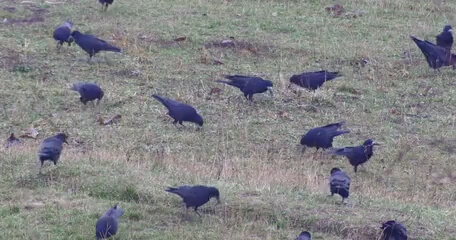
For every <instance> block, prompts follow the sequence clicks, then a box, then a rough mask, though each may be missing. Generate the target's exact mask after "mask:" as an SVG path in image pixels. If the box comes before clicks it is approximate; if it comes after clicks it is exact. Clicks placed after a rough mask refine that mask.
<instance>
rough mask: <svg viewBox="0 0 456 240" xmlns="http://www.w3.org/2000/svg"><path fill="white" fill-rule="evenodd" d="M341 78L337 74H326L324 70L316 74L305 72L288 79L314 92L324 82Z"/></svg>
mask: <svg viewBox="0 0 456 240" xmlns="http://www.w3.org/2000/svg"><path fill="white" fill-rule="evenodd" d="M341 76H342V75H341V74H339V73H338V72H328V71H326V70H322V71H318V72H305V73H301V74H299V75H293V76H291V78H290V82H291V83H294V84H296V85H298V86H300V87H303V88H307V89H309V90H316V89H318V88H320V87H321V86H322V85H323V84H324V83H325V82H326V81H330V80H333V79H334V78H337V77H341Z"/></svg>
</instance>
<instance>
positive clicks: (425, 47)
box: [410, 36, 456, 69]
mask: <svg viewBox="0 0 456 240" xmlns="http://www.w3.org/2000/svg"><path fill="white" fill-rule="evenodd" d="M410 38H412V40H413V41H414V42H415V43H416V45H417V46H418V47H419V48H420V50H421V52H422V53H423V54H424V56H425V57H426V61H427V63H428V65H429V67H430V68H432V69H439V68H441V67H444V66H453V69H455V65H456V55H454V54H452V53H451V52H450V51H448V50H447V49H445V48H443V47H439V46H437V45H435V44H433V43H431V42H428V41H423V40H419V39H417V38H415V37H414V36H410Z"/></svg>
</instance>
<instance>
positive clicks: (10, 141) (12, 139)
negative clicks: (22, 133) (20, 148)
mask: <svg viewBox="0 0 456 240" xmlns="http://www.w3.org/2000/svg"><path fill="white" fill-rule="evenodd" d="M6 141H7V142H6V148H9V147H12V146H13V145H16V144H21V140H19V139H17V138H16V137H15V136H14V133H11V135H10V137H9V138H8V139H6Z"/></svg>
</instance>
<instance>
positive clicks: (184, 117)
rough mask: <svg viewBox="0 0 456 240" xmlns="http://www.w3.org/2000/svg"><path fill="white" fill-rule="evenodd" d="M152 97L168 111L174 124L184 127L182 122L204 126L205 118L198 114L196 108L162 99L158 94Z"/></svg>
mask: <svg viewBox="0 0 456 240" xmlns="http://www.w3.org/2000/svg"><path fill="white" fill-rule="evenodd" d="M152 97H153V98H155V99H157V100H158V101H159V102H161V103H162V104H163V105H164V106H165V107H166V108H167V109H168V114H169V116H171V117H172V118H173V119H174V122H173V124H176V123H179V124H180V125H182V126H184V124H182V122H193V123H196V124H198V125H199V126H200V127H202V126H203V123H204V121H203V118H202V117H201V116H200V115H199V114H198V113H197V112H196V109H195V108H194V107H192V106H190V105H187V104H184V103H181V102H178V101H175V100H172V99H168V98H164V97H160V96H158V95H156V94H154V95H152Z"/></svg>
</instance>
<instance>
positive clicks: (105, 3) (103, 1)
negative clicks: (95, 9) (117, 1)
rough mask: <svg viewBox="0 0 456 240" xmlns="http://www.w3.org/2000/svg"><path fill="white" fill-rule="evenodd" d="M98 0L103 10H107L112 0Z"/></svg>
mask: <svg viewBox="0 0 456 240" xmlns="http://www.w3.org/2000/svg"><path fill="white" fill-rule="evenodd" d="M98 2H100V3H101V9H102V10H103V7H104V10H105V11H106V10H108V6H109V5H111V4H112V3H113V2H114V0H98Z"/></svg>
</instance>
